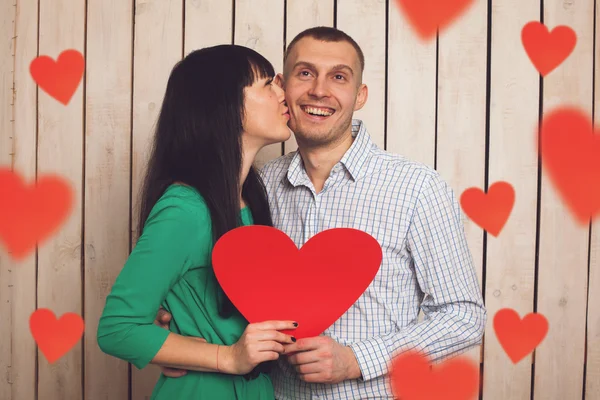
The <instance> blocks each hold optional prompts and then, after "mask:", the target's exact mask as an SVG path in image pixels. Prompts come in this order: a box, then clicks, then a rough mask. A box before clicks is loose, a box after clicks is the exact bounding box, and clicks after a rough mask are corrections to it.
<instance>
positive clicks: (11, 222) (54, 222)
mask: <svg viewBox="0 0 600 400" xmlns="http://www.w3.org/2000/svg"><path fill="white" fill-rule="evenodd" d="M72 206H73V192H72V190H71V187H70V186H69V185H68V184H67V182H65V181H64V179H61V178H60V177H58V176H55V175H44V176H40V177H38V181H37V183H35V184H32V185H26V184H25V183H24V182H23V180H22V178H21V177H20V176H19V175H18V174H17V173H15V172H12V171H11V170H10V169H8V168H0V241H2V242H4V244H5V246H6V248H7V250H8V252H9V254H10V255H11V257H12V258H13V259H15V260H20V259H22V258H24V257H25V256H26V255H27V254H29V253H30V252H31V251H33V250H34V249H35V245H36V243H39V242H42V241H44V240H46V239H47V238H48V237H49V236H50V235H52V234H54V233H55V232H56V231H57V230H58V228H59V227H60V225H61V224H62V223H63V222H64V221H65V219H66V218H67V216H68V215H69V213H70V211H71V208H72Z"/></svg>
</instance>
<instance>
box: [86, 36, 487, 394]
mask: <svg viewBox="0 0 600 400" xmlns="http://www.w3.org/2000/svg"><path fill="white" fill-rule="evenodd" d="M363 70H364V57H363V54H362V51H361V49H360V47H359V46H358V45H357V44H356V43H355V41H354V40H352V38H350V37H349V36H348V35H346V34H345V33H343V32H341V31H339V30H337V29H334V28H328V27H317V28H311V29H308V30H306V31H304V32H302V33H300V34H299V35H298V36H297V37H296V38H295V39H294V40H293V41H292V42H291V44H290V46H289V47H288V49H287V52H286V57H285V61H284V71H283V75H281V74H277V75H275V72H274V70H273V66H272V65H271V64H270V63H269V62H268V61H267V60H266V59H265V58H264V57H262V56H261V55H260V54H258V53H256V52H255V51H253V50H251V49H248V48H245V47H241V46H233V45H223V46H215V47H211V48H205V49H202V50H198V51H195V52H193V53H191V54H189V55H188V56H187V57H185V59H183V60H182V61H181V62H179V63H178V64H177V65H176V66H175V67H174V69H173V71H172V72H171V76H170V78H169V81H168V84H167V89H166V93H165V97H164V101H163V104H162V109H161V111H160V116H159V119H158V125H157V129H156V136H155V140H154V146H153V150H152V155H151V157H150V160H149V165H148V170H147V173H146V178H145V182H144V186H143V192H142V197H141V200H142V204H141V209H140V219H139V224H140V226H139V232H140V237H139V240H138V242H137V244H136V246H135V247H134V249H133V251H132V252H131V254H130V256H129V258H128V260H127V262H126V264H125V266H124V267H123V270H122V271H121V272H120V274H119V276H118V278H117V280H116V282H115V283H114V285H113V287H112V291H111V293H110V295H109V296H108V298H107V299H106V305H105V308H104V311H103V314H102V317H101V319H100V322H99V327H98V332H97V339H98V344H99V346H100V348H101V349H102V351H104V352H105V353H108V354H110V355H113V356H115V357H118V358H120V359H123V360H126V361H128V362H130V363H132V364H133V365H135V366H136V367H137V368H139V369H141V368H144V367H145V366H146V365H148V364H149V363H152V364H157V365H160V366H161V367H162V371H163V374H161V376H160V378H159V380H158V382H157V384H156V386H155V388H154V391H153V394H152V399H167V398H168V399H171V398H174V399H198V400H199V399H216V400H219V399H225V400H229V399H232V400H233V399H244V400H259V399H260V400H263V399H269V400H272V399H274V398H276V399H278V400H295V399H299V400H300V399H322V400H325V399H327V400H339V399H351V400H358V399H392V398H393V395H392V392H391V387H390V384H389V380H388V379H387V373H388V372H389V366H390V361H391V359H392V356H394V355H397V354H400V353H402V352H403V351H406V350H410V349H415V350H417V351H420V352H421V353H423V354H426V355H427V356H429V358H430V359H432V360H434V361H439V360H442V359H443V358H446V357H448V356H454V355H457V354H460V353H462V352H464V351H466V350H467V349H468V348H470V347H472V346H474V345H478V344H479V343H480V342H481V339H482V336H483V333H484V327H485V323H486V310H485V308H484V304H483V299H482V295H481V290H480V287H479V285H478V282H477V277H476V273H475V269H474V266H473V261H472V257H471V254H470V252H469V249H468V246H467V242H466V239H465V235H464V229H463V225H462V221H461V210H460V207H459V205H458V203H457V201H456V198H455V196H454V194H453V191H452V190H451V188H450V187H449V186H448V185H447V184H446V183H445V182H444V181H443V180H442V179H441V177H440V176H439V174H438V173H437V172H436V171H435V170H434V169H432V168H429V167H427V166H425V165H422V164H419V163H416V162H413V161H410V160H407V159H405V158H403V157H401V156H397V155H392V154H389V153H387V152H385V151H383V150H381V149H379V148H378V147H377V146H376V145H375V144H374V143H373V142H372V141H371V139H370V137H369V134H368V132H367V129H366V126H365V124H363V122H362V121H360V120H356V119H354V120H353V118H352V116H353V113H354V111H356V110H359V109H361V108H362V107H363V106H364V104H365V102H366V101H367V87H366V85H364V84H363V83H362V73H363ZM284 90H285V93H284ZM407 95H410V94H407ZM288 127H289V129H288ZM290 129H291V131H293V132H294V134H295V136H296V139H297V142H298V146H299V150H298V151H297V152H294V153H290V154H287V155H285V156H283V157H280V158H278V159H276V160H273V161H271V162H269V163H268V164H267V165H265V166H264V167H263V168H262V170H261V171H257V170H256V169H255V168H254V167H253V162H254V158H255V156H256V154H257V152H258V151H259V150H260V149H261V148H263V147H264V146H266V145H269V144H273V143H280V142H283V141H285V140H287V139H288V138H289V137H290ZM392 134H397V132H392ZM248 224H259V225H269V226H275V227H276V228H278V229H281V230H282V231H284V232H285V233H286V234H287V235H288V236H289V237H290V238H291V239H292V240H293V241H294V243H295V244H296V245H297V246H298V247H301V246H302V245H303V244H304V243H306V241H307V240H308V239H309V238H311V237H312V236H314V235H315V234H317V233H319V232H321V231H323V230H326V229H330V228H337V227H352V228H355V229H360V230H362V231H364V232H367V233H369V234H370V235H372V236H373V237H374V238H375V239H377V241H378V242H379V244H380V245H381V247H382V251H383V261H382V264H381V268H380V271H379V272H378V274H377V276H376V277H375V279H374V281H373V282H372V284H371V285H370V286H369V287H368V289H367V290H366V291H365V293H364V294H363V295H362V296H361V297H360V298H359V300H358V301H357V302H356V303H355V304H354V305H353V306H352V307H351V308H350V309H349V310H348V311H347V312H346V313H345V314H344V315H343V316H342V317H341V318H340V319H339V320H337V321H336V322H335V323H334V324H333V325H332V326H331V327H329V328H328V329H327V330H326V331H325V332H324V334H323V335H321V336H319V337H314V338H306V339H301V340H296V339H295V338H294V337H293V336H290V335H285V334H283V333H282V332H280V331H281V330H290V329H291V330H292V332H293V329H294V328H295V327H296V326H297V324H295V321H293V320H290V321H264V322H259V323H253V324H248V321H246V320H245V319H244V318H243V316H242V315H241V314H240V313H239V312H238V311H237V310H236V308H235V307H234V306H233V305H232V303H231V302H230V301H229V299H228V298H227V296H226V295H225V294H224V293H223V291H222V289H221V288H220V286H219V284H218V282H217V280H216V279H215V275H214V273H213V270H212V268H211V250H212V247H213V245H214V243H215V242H216V241H217V240H218V239H219V238H220V237H221V236H222V235H223V234H225V233H226V232H227V231H229V230H231V229H234V228H236V227H238V226H240V225H248ZM298 272H299V273H302V272H301V271H298ZM281 284H284V285H289V282H282V283H281ZM290 296H291V297H293V285H290ZM268 306H269V305H268V304H265V307H268ZM161 307H163V308H164V309H165V310H166V313H163V314H161V313H159V314H158V316H157V311H159V309H160V308H161ZM420 309H422V310H423V312H424V315H425V318H424V320H423V321H421V322H419V321H418V314H419V310H420ZM290 318H292V319H293V318H294V316H293V315H290ZM164 328H167V329H164Z"/></svg>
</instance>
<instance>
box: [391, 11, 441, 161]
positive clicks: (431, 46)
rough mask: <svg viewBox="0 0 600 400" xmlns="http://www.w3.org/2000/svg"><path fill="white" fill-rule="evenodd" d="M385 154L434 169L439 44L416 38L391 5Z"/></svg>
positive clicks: (402, 17) (399, 13) (401, 16)
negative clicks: (397, 155)
mask: <svg viewBox="0 0 600 400" xmlns="http://www.w3.org/2000/svg"><path fill="white" fill-rule="evenodd" d="M387 56H388V70H387V77H388V87H387V142H386V150H387V151H389V152H392V153H396V154H401V155H403V156H405V157H407V158H409V159H411V160H414V161H418V162H421V163H424V164H427V165H429V166H431V167H434V166H435V165H434V162H435V109H436V103H435V101H436V98H435V96H436V90H437V88H436V41H435V39H434V40H433V41H429V42H424V41H421V40H419V39H418V38H417V36H416V35H415V33H414V32H413V30H412V28H411V27H410V25H409V24H408V23H407V21H406V17H404V15H403V14H402V13H401V12H400V9H399V8H398V5H397V4H396V2H390V10H389V32H388V53H387Z"/></svg>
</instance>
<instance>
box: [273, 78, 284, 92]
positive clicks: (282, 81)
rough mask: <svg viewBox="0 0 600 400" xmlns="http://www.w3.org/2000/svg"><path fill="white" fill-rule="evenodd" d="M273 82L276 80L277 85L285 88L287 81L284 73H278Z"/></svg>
mask: <svg viewBox="0 0 600 400" xmlns="http://www.w3.org/2000/svg"><path fill="white" fill-rule="evenodd" d="M273 82H275V84H276V85H277V86H279V87H280V88H282V89H283V90H285V81H284V80H283V75H282V74H277V76H275V79H273Z"/></svg>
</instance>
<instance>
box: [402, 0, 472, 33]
mask: <svg viewBox="0 0 600 400" xmlns="http://www.w3.org/2000/svg"><path fill="white" fill-rule="evenodd" d="M473 3H474V0H396V4H398V7H399V8H400V10H401V11H402V12H403V13H404V15H406V18H407V20H408V22H409V23H410V24H411V25H412V26H413V28H414V30H415V31H416V33H417V34H418V35H419V37H420V38H421V39H423V40H429V39H432V38H434V37H435V35H436V33H437V32H438V29H439V31H442V30H444V29H445V28H446V27H447V26H448V25H450V24H451V23H453V22H454V21H455V20H456V19H457V18H458V17H460V16H461V15H462V14H463V13H464V12H465V11H466V10H467V9H468V7H469V6H470V5H471V4H473Z"/></svg>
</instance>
